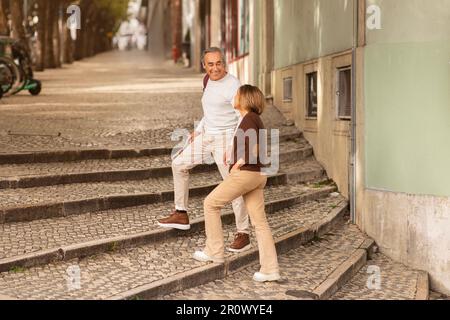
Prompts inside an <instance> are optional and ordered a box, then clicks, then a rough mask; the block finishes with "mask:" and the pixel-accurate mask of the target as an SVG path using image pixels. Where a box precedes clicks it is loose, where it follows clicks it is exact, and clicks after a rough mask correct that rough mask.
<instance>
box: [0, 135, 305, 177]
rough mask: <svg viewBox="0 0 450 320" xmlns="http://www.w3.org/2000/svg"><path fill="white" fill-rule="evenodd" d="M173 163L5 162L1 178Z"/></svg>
mask: <svg viewBox="0 0 450 320" xmlns="http://www.w3.org/2000/svg"><path fill="white" fill-rule="evenodd" d="M307 145H308V143H307V142H306V140H304V139H298V140H296V141H286V142H281V143H280V145H279V148H280V149H279V150H280V152H288V151H293V150H299V149H302V148H304V147H306V146H307ZM171 164H172V161H171V157H170V155H161V156H148V157H138V158H120V159H99V160H82V161H71V162H51V163H26V164H5V165H0V178H9V177H24V176H45V175H62V174H73V173H88V172H102V171H120V170H133V169H150V168H156V167H170V166H171ZM289 165H290V164H289Z"/></svg>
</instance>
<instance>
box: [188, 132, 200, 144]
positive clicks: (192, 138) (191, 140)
mask: <svg viewBox="0 0 450 320" xmlns="http://www.w3.org/2000/svg"><path fill="white" fill-rule="evenodd" d="M199 135H200V132H198V131H194V132H192V133H191V136H190V137H189V139H188V142H189V143H192V142H194V140H195V138H197V137H198V136H199Z"/></svg>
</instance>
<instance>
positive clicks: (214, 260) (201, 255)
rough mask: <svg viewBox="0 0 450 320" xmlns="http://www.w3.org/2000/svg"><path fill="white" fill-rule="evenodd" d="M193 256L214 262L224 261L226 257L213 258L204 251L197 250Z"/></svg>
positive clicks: (198, 259)
mask: <svg viewBox="0 0 450 320" xmlns="http://www.w3.org/2000/svg"><path fill="white" fill-rule="evenodd" d="M193 258H194V259H195V260H197V261H200V262H214V263H224V262H225V259H223V258H212V257H210V256H208V255H207V254H206V253H204V252H203V251H195V253H194V256H193Z"/></svg>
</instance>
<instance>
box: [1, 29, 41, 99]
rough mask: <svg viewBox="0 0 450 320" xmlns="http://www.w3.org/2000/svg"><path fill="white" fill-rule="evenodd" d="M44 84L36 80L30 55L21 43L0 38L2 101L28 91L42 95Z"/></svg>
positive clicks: (35, 94)
mask: <svg viewBox="0 0 450 320" xmlns="http://www.w3.org/2000/svg"><path fill="white" fill-rule="evenodd" d="M41 89H42V84H41V82H40V81H39V80H36V79H34V75H33V69H32V61H31V57H30V54H29V53H28V51H27V50H26V48H25V47H24V46H23V45H22V43H21V42H20V41H17V40H14V39H12V38H9V37H0V99H1V98H2V97H3V96H9V95H13V94H16V93H18V92H20V91H23V90H28V92H29V93H30V94H31V95H34V96H37V95H39V94H40V93H41Z"/></svg>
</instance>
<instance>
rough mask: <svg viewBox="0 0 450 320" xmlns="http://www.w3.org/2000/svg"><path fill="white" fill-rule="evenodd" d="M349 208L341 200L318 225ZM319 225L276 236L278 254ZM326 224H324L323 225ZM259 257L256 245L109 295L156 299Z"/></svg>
mask: <svg viewBox="0 0 450 320" xmlns="http://www.w3.org/2000/svg"><path fill="white" fill-rule="evenodd" d="M347 211H348V205H347V203H345V204H341V205H340V206H339V207H338V208H336V209H334V210H333V211H332V213H330V215H329V217H327V219H324V221H323V223H322V222H321V223H318V225H325V224H328V223H330V221H334V220H338V219H341V218H342V217H343V216H344V214H345V213H346V212H347ZM332 215H334V218H331V216H332ZM316 228H317V225H316V226H312V227H310V228H301V229H298V230H296V231H293V232H290V233H289V234H287V235H284V236H282V237H280V238H278V239H276V241H275V242H276V246H277V251H278V254H283V253H285V252H287V251H289V250H291V249H293V248H296V247H298V246H300V245H302V244H305V243H308V242H310V241H311V240H313V239H314V238H315V236H316V233H317V231H316V230H315V229H316ZM323 228H325V226H323ZM257 259H258V250H257V249H256V248H254V249H252V250H250V251H248V252H245V253H241V254H238V255H236V256H233V257H232V258H231V259H230V260H228V261H226V262H225V263H223V264H210V265H207V266H203V267H201V268H196V269H193V270H190V271H188V272H184V273H180V274H178V275H175V276H172V277H169V278H167V279H164V280H161V281H158V282H154V283H150V284H147V285H143V286H140V287H137V288H134V289H131V290H129V291H126V292H122V293H120V294H118V295H115V296H112V297H110V298H109V300H126V299H154V298H156V297H158V296H163V295H166V294H170V293H173V292H176V291H180V290H185V289H189V288H192V287H196V286H199V285H202V284H205V283H208V282H210V281H213V280H218V279H223V278H225V277H226V276H227V275H228V274H229V273H231V272H234V271H236V270H238V269H241V268H244V267H247V266H248V265H250V264H253V263H255V262H256V261H257Z"/></svg>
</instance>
